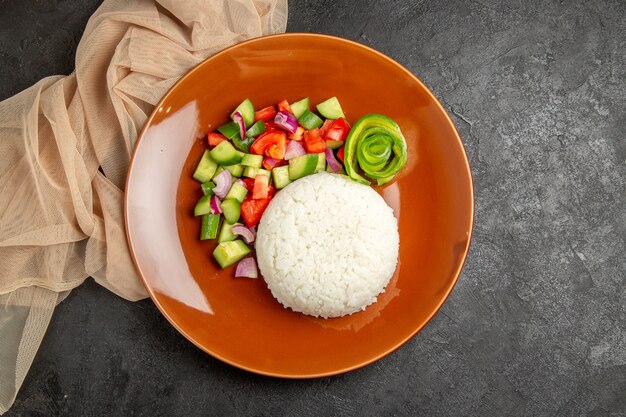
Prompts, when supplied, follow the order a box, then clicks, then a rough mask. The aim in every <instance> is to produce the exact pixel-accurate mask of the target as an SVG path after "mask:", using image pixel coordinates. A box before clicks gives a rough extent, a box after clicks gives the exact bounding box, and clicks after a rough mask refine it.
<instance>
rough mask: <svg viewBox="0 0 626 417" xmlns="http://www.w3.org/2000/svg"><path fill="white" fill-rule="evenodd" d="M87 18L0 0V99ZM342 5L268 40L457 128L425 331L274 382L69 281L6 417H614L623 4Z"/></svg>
mask: <svg viewBox="0 0 626 417" xmlns="http://www.w3.org/2000/svg"><path fill="white" fill-rule="evenodd" d="M97 3H98V1H95V0H81V1H78V0H76V1H61V0H59V1H54V0H28V1H23V2H19V1H17V0H13V1H11V0H0V68H1V69H2V71H1V73H2V77H0V98H6V97H9V96H10V95H12V94H14V93H17V92H18V91H20V90H21V89H23V88H25V87H27V86H29V85H30V84H32V83H34V82H35V81H36V80H38V79H39V78H41V77H43V76H46V75H52V74H67V73H69V72H70V71H71V70H72V68H73V57H74V50H75V48H76V45H77V43H78V40H79V39H80V35H81V33H82V30H83V27H84V25H85V23H86V22H87V19H88V17H89V15H90V14H91V13H92V12H93V11H94V10H95V8H96V7H97ZM358 4H359V5H358V7H356V6H355V2H352V1H348V0H342V1H330V0H326V1H313V0H293V1H290V17H289V26H288V31H306V32H308V31H313V32H323V33H329V34H334V35H339V36H342V37H346V38H349V39H353V40H356V41H358V42H361V43H364V44H366V45H370V46H372V47H374V48H376V49H378V50H380V51H382V52H384V53H386V54H387V55H389V56H391V57H393V58H395V59H396V60H397V61H399V62H400V63H402V64H404V65H405V66H406V67H407V68H409V69H410V70H411V71H413V72H414V73H415V74H416V75H417V76H418V77H420V78H421V79H422V80H423V81H424V82H425V83H426V84H427V85H428V86H429V87H430V88H431V89H432V90H433V91H434V92H435V94H436V95H437V96H438V97H439V99H440V100H441V102H442V103H443V105H444V107H445V108H446V109H447V111H448V112H449V113H450V115H451V116H452V118H453V121H454V122H455V124H456V125H457V127H458V128H459V131H460V133H461V136H462V137H463V140H464V142H465V146H466V148H467V152H468V154H469V158H470V161H471V164H472V168H473V173H474V181H475V187H476V207H477V212H476V227H475V230H474V239H473V242H472V248H471V252H470V255H469V258H468V261H467V264H466V267H465V270H464V272H463V275H462V276H461V278H460V280H459V282H458V284H457V286H456V288H455V290H454V291H453V293H452V295H451V297H450V299H449V300H448V301H447V303H446V304H445V305H444V307H443V309H442V310H441V311H440V312H439V314H437V316H436V317H435V318H434V319H433V320H432V322H431V323H430V324H429V325H428V326H427V327H426V328H425V329H424V330H423V331H422V332H421V333H419V334H418V335H417V336H416V337H415V338H413V339H412V340H411V341H410V342H409V343H407V344H406V345H405V346H404V347H402V348H401V349H400V350H398V351H397V352H395V353H393V354H391V355H390V356H388V357H386V358H384V359H382V360H380V361H378V362H377V363H375V364H373V365H370V366H368V367H366V368H364V369H361V370H357V371H354V372H352V373H349V374H346V375H341V376H337V377H332V378H323V379H318V380H305V381H292V380H280V379H272V378H266V377H261V376H257V375H253V374H249V373H246V372H244V371H240V370H238V369H235V368H233V367H231V366H229V365H225V364H223V363H221V362H219V361H218V360H216V359H213V358H212V357H210V356H208V355H206V354H204V353H203V352H201V351H200V350H199V349H197V348H195V347H194V346H193V345H192V344H191V343H190V342H188V341H187V340H186V339H184V338H183V337H182V336H181V335H179V334H178V333H177V332H176V331H175V330H174V328H173V327H172V326H170V325H169V323H168V322H167V321H166V320H165V319H164V318H162V317H161V315H160V314H159V313H158V311H157V310H156V308H155V307H154V306H153V305H152V303H151V301H149V300H146V301H143V302H139V303H130V302H126V301H124V300H122V299H120V298H117V297H116V296H114V295H113V294H111V293H109V292H107V291H106V290H104V289H102V288H100V287H99V286H97V285H96V284H94V283H93V282H91V281H88V282H87V283H86V284H85V285H83V286H82V287H80V288H79V289H77V290H75V291H74V292H73V293H72V294H71V295H70V297H69V298H68V299H67V300H66V301H64V302H63V303H62V304H61V305H60V306H59V307H58V309H57V312H56V313H55V315H54V317H53V320H52V324H51V326H50V328H49V331H48V333H47V335H46V337H45V339H44V342H43V344H42V346H41V349H40V351H39V354H38V355H37V357H36V359H35V362H34V364H33V367H32V369H31V370H30V373H29V374H28V376H27V378H26V381H25V382H24V385H23V387H22V390H21V392H20V394H19V396H18V398H17V401H16V403H15V405H14V407H13V409H12V410H11V411H10V412H9V413H7V416H56V415H63V416H105V415H115V416H127V415H145V416H175V415H181V416H195V415H215V416H227V415H255V416H334V415H349V416H396V415H424V416H461V415H476V416H509V415H516V416H517V415H519V416H555V415H559V416H561V415H562V416H570V415H571V416H579V415H589V416H626V330H625V328H626V290H625V287H626V243H625V235H626V204H625V203H626V202H625V182H626V181H625V177H626V138H625V132H626V111H625V109H626V52H625V51H626V2H624V1H623V0H615V1H588V2H569V1H561V2H558V1H544V2H539V1H535V2H524V1H507V2H502V1H497V0H467V1H461V0H454V1H434V0H426V1H411V0H397V1H390V0H384V1H376V0H368V1H363V2H359V3H358Z"/></svg>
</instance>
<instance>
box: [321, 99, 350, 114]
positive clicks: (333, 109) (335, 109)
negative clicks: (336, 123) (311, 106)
mask: <svg viewBox="0 0 626 417" xmlns="http://www.w3.org/2000/svg"><path fill="white" fill-rule="evenodd" d="M317 111H318V112H320V114H321V115H322V116H324V117H325V118H327V119H339V118H340V117H346V115H345V114H343V110H342V109H341V104H339V100H337V97H331V98H329V99H328V100H326V101H323V102H321V103H320V104H318V105H317Z"/></svg>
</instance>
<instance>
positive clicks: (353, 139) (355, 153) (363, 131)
mask: <svg viewBox="0 0 626 417" xmlns="http://www.w3.org/2000/svg"><path fill="white" fill-rule="evenodd" d="M344 152H345V153H344V161H345V165H346V173H347V174H348V176H349V177H350V178H352V179H353V180H355V181H358V182H360V183H363V184H369V183H370V182H369V181H368V180H367V179H366V178H364V177H363V176H362V175H361V174H360V173H359V168H360V170H361V171H363V173H364V174H365V175H366V176H368V177H369V178H372V179H375V180H377V183H378V185H382V184H384V183H386V182H389V181H391V180H392V179H393V177H394V176H395V175H396V174H397V173H398V172H399V171H400V170H401V169H402V168H403V167H404V165H405V164H406V159H407V153H406V140H405V139H404V136H402V132H400V127H399V126H398V124H397V123H396V122H394V121H393V120H391V119H390V118H388V117H386V116H383V115H382V114H368V115H366V116H363V117H361V118H360V119H359V120H358V121H357V122H356V123H355V124H354V126H353V127H352V130H350V134H349V135H348V138H347V139H346V145H345V150H344Z"/></svg>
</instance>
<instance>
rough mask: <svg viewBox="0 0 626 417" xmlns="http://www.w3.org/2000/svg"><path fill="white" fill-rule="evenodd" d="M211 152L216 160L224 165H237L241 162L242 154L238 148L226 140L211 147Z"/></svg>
mask: <svg viewBox="0 0 626 417" xmlns="http://www.w3.org/2000/svg"><path fill="white" fill-rule="evenodd" d="M209 153H210V154H211V158H213V160H214V161H215V162H217V163H218V164H220V165H223V166H228V165H235V164H238V163H240V162H241V155H240V154H239V152H238V151H237V149H235V147H234V146H233V145H232V144H231V143H230V142H228V141H226V140H225V141H224V142H221V143H220V144H219V145H217V146H216V147H215V148H213V149H211V151H210V152H209ZM209 179H210V178H209Z"/></svg>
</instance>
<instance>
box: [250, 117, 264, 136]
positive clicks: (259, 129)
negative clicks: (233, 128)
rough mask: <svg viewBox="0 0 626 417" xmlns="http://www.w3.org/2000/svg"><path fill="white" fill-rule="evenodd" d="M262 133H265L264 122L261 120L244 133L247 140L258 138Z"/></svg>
mask: <svg viewBox="0 0 626 417" xmlns="http://www.w3.org/2000/svg"><path fill="white" fill-rule="evenodd" d="M263 132H265V122H264V121H263V120H259V121H258V122H256V123H255V124H253V125H252V126H250V129H248V130H247V131H246V136H247V137H249V138H253V137H256V136H259V135H260V134H261V133H263Z"/></svg>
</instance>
